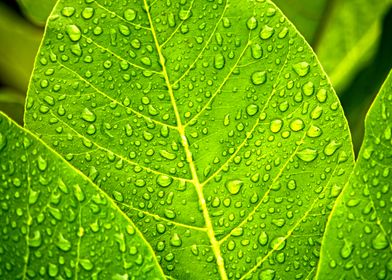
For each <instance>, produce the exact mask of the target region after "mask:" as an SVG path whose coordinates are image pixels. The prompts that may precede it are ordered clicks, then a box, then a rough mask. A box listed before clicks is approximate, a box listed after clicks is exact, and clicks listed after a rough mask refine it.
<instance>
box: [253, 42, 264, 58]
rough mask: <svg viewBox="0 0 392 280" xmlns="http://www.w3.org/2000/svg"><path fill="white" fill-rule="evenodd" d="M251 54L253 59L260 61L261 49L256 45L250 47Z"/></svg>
mask: <svg viewBox="0 0 392 280" xmlns="http://www.w3.org/2000/svg"><path fill="white" fill-rule="evenodd" d="M251 52H252V57H253V58H254V59H260V58H261V57H262V56H263V49H262V48H261V46H260V45H259V44H257V43H256V44H253V45H252V47H251Z"/></svg>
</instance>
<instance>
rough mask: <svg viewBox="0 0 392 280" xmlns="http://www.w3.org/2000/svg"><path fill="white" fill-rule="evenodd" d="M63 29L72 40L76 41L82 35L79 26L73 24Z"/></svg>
mask: <svg viewBox="0 0 392 280" xmlns="http://www.w3.org/2000/svg"><path fill="white" fill-rule="evenodd" d="M65 31H66V33H67V34H68V36H69V39H71V41H72V42H77V41H79V40H80V38H81V37H82V32H81V31H80V29H79V27H77V26H76V25H74V24H71V25H68V26H67V28H66V30H65Z"/></svg>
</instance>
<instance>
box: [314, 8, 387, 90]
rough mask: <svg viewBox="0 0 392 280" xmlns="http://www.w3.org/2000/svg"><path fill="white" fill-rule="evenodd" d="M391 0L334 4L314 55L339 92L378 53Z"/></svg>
mask: <svg viewBox="0 0 392 280" xmlns="http://www.w3.org/2000/svg"><path fill="white" fill-rule="evenodd" d="M391 7H392V1H391V0H364V1H359V0H346V1H334V3H333V5H332V10H331V12H330V15H329V18H328V20H327V22H326V25H325V27H324V31H325V32H324V33H323V34H322V35H321V36H320V40H319V42H318V44H317V46H315V48H316V53H317V55H318V57H319V59H320V61H321V63H322V64H323V67H324V69H325V71H326V72H327V73H328V75H329V77H330V78H331V81H332V84H333V86H334V87H335V89H336V90H337V91H338V92H340V91H341V90H343V89H344V88H345V87H346V86H347V85H348V84H349V83H350V82H351V80H352V78H353V77H354V75H355V74H356V71H358V70H359V69H361V67H363V66H364V64H366V63H367V62H368V61H369V59H370V58H372V57H373V55H374V53H375V52H376V50H377V47H378V43H379V39H380V35H381V26H382V19H383V16H384V15H385V13H386V12H387V11H388V10H389V9H390V8H391Z"/></svg>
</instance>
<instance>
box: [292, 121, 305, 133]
mask: <svg viewBox="0 0 392 280" xmlns="http://www.w3.org/2000/svg"><path fill="white" fill-rule="evenodd" d="M304 127H305V124H304V122H303V120H301V119H295V120H293V121H292V122H291V123H290V128H291V130H292V131H300V130H302V129H304Z"/></svg>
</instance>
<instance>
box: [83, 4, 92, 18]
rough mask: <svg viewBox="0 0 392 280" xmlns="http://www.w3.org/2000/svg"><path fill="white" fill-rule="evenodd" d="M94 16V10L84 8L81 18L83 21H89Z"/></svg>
mask: <svg viewBox="0 0 392 280" xmlns="http://www.w3.org/2000/svg"><path fill="white" fill-rule="evenodd" d="M93 15H94V9H93V8H91V7H86V8H85V9H84V10H83V12H82V17H83V18H84V19H90V18H92V17H93Z"/></svg>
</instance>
